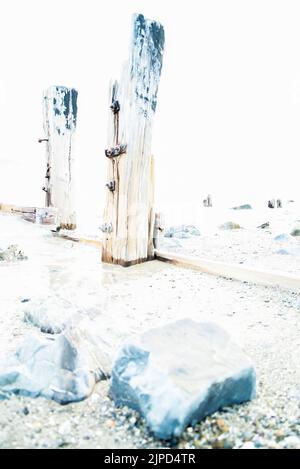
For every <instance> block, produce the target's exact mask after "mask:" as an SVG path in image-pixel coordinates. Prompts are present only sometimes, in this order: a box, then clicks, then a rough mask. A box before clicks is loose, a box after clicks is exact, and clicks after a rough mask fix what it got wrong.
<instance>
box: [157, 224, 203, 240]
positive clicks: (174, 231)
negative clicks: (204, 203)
mask: <svg viewBox="0 0 300 469" xmlns="http://www.w3.org/2000/svg"><path fill="white" fill-rule="evenodd" d="M191 236H200V231H199V230H198V229H197V228H196V227H195V226H194V225H178V226H171V228H169V229H168V230H167V231H166V232H165V237H166V238H190V237H191Z"/></svg>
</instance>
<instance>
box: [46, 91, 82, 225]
mask: <svg viewBox="0 0 300 469" xmlns="http://www.w3.org/2000/svg"><path fill="white" fill-rule="evenodd" d="M77 94H78V93H77V91H76V90H75V89H73V88H66V87H64V86H51V87H50V88H48V89H47V90H46V92H45V93H44V130H45V134H46V138H44V139H40V140H39V142H43V141H45V142H46V159H47V169H46V175H45V179H46V183H45V185H44V187H43V190H44V191H45V193H46V207H56V208H57V210H58V214H57V217H58V220H57V222H58V225H59V226H60V227H61V228H63V229H69V230H73V229H75V228H76V214H75V207H74V174H73V162H74V133H75V130H76V121H77Z"/></svg>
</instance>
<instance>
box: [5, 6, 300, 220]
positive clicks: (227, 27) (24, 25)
mask: <svg viewBox="0 0 300 469" xmlns="http://www.w3.org/2000/svg"><path fill="white" fill-rule="evenodd" d="M135 12H137V13H143V14H144V15H145V16H147V17H149V18H152V19H156V20H159V21H160V22H161V23H162V24H163V25H164V27H165V34H166V48H165V57H164V64H163V69H162V78H161V86H160V90H159V99H158V108H157V114H156V122H155V128H154V139H153V153H154V155H155V158H156V199H157V203H158V206H159V205H160V204H169V203H171V204H176V203H178V202H180V201H181V202H182V201H183V202H187V203H188V202H189V201H193V202H194V203H201V201H202V199H203V197H204V196H205V195H206V194H207V193H208V192H210V193H211V194H213V196H214V197H215V200H220V201H224V200H226V201H227V200H228V203H243V202H249V201H251V200H253V198H255V199H259V198H261V199H266V198H270V197H278V196H282V197H283V198H285V197H291V198H297V197H298V198H299V193H300V186H299V177H300V175H299V170H298V168H299V159H300V2H299V1H291V0H281V1H276V0H259V1H257V0H249V1H248V0H244V1H243V0H236V1H233V0H220V1H218V0H205V1H202V0H180V1H179V0H178V1H177V0H172V1H171V0H132V1H130V0H106V1H102V0H26V1H24V0H0V64H1V65H0V129H1V130H0V202H1V201H2V202H6V203H20V204H23V205H24V204H30V205H31V204H32V205H42V204H43V201H44V193H43V192H42V191H41V187H42V186H43V184H44V173H45V155H44V147H43V144H38V143H37V139H38V138H39V137H42V136H43V129H42V93H43V90H44V89H45V88H47V87H48V86H50V85H57V84H58V85H66V86H73V87H75V88H77V89H78V91H79V101H78V108H79V109H78V112H79V114H78V128H77V149H76V158H77V169H76V173H77V199H78V206H80V207H83V206H89V207H91V209H92V210H97V211H100V210H101V207H102V204H103V197H104V194H105V188H104V185H105V182H106V180H105V179H106V161H105V160H106V159H105V156H104V152H103V150H104V148H105V147H106V117H107V106H108V100H107V92H108V83H109V79H110V78H111V77H114V76H117V75H118V73H119V71H120V70H121V65H122V62H123V61H124V60H125V59H126V58H127V55H128V46H129V39H130V24H131V15H132V13H135Z"/></svg>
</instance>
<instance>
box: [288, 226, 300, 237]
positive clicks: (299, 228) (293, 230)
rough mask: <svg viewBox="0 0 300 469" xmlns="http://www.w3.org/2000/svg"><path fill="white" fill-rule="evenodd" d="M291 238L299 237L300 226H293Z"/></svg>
mask: <svg viewBox="0 0 300 469" xmlns="http://www.w3.org/2000/svg"><path fill="white" fill-rule="evenodd" d="M290 234H291V236H300V226H295V227H294V228H293V229H292V231H291V233H290Z"/></svg>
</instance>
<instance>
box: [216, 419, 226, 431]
mask: <svg viewBox="0 0 300 469" xmlns="http://www.w3.org/2000/svg"><path fill="white" fill-rule="evenodd" d="M216 424H217V427H218V428H219V430H221V432H222V433H226V432H228V431H229V428H228V425H227V424H226V422H224V420H223V419H217V421H216Z"/></svg>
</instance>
